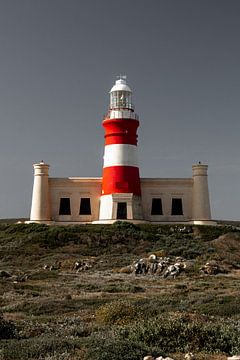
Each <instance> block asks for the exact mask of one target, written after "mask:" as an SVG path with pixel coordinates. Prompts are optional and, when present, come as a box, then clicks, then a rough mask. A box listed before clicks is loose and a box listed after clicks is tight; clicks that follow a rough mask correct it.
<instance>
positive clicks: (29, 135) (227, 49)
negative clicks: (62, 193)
mask: <svg viewBox="0 0 240 360" xmlns="http://www.w3.org/2000/svg"><path fill="white" fill-rule="evenodd" d="M120 74H122V75H127V82H128V84H129V86H130V87H131V89H132V91H133V100H134V104H135V109H136V112H137V113H138V114H139V117H140V128H139V132H138V134H139V143H138V153H139V166H140V174H141V176H142V177H163V178H167V177H191V176H192V164H194V163H197V162H198V161H201V162H202V163H206V164H208V165H209V172H208V173H209V190H210V199H211V208H212V217H213V218H214V219H232V220H239V219H240V156H239V155H240V154H239V143H240V140H239V139H240V121H239V117H240V99H239V98H240V1H238V0H121V1H116V0H101V1H99V0H34V1H33V0H21V1H19V0H1V1H0V218H10V217H11V218H12V217H28V216H29V213H30V206H31V195H32V185H33V168H32V164H34V163H37V162H39V161H41V160H44V161H45V162H47V163H48V164H50V176H51V177H68V176H80V177H91V176H94V177H95V176H101V173H102V164H103V159H102V157H103V150H104V131H103V128H102V125H101V123H102V120H103V116H104V114H105V113H106V112H107V110H108V104H109V90H110V89H111V87H112V85H113V84H114V82H115V80H116V76H118V75H120Z"/></svg>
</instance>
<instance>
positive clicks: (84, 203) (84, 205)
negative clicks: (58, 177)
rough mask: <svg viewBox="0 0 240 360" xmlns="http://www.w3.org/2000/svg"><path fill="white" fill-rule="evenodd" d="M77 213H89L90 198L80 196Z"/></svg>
mask: <svg viewBox="0 0 240 360" xmlns="http://www.w3.org/2000/svg"><path fill="white" fill-rule="evenodd" d="M79 215H91V203H90V198H81V200H80V211H79Z"/></svg>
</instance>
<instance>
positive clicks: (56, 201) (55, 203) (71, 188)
mask: <svg viewBox="0 0 240 360" xmlns="http://www.w3.org/2000/svg"><path fill="white" fill-rule="evenodd" d="M101 189H102V179H101V178H49V190H50V199H51V218H52V220H53V221H66V222H92V221H95V220H98V217H99V199H100V196H101ZM62 197H68V198H70V203H71V215H59V205H60V198H62ZM81 198H90V202H91V215H79V210H80V199H81Z"/></svg>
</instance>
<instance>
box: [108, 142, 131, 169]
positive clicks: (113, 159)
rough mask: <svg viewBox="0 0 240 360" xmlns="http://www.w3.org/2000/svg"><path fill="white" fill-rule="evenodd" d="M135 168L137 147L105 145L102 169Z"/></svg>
mask: <svg viewBox="0 0 240 360" xmlns="http://www.w3.org/2000/svg"><path fill="white" fill-rule="evenodd" d="M108 166H135V167H138V159H137V147H136V145H130V144H112V145H106V146H105V151H104V164H103V167H104V168H106V167H108Z"/></svg>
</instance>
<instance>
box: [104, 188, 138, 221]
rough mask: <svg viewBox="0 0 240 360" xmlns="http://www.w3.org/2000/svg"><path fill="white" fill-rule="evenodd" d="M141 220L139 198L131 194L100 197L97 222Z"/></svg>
mask: <svg viewBox="0 0 240 360" xmlns="http://www.w3.org/2000/svg"><path fill="white" fill-rule="evenodd" d="M109 220H111V221H112V220H113V221H116V220H126V221H127V220H131V221H132V220H143V213H142V204H141V197H140V196H136V195H133V194H132V193H116V194H110V195H102V196H101V198H100V213H99V222H105V221H109Z"/></svg>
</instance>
